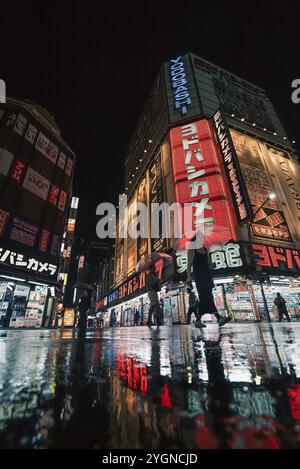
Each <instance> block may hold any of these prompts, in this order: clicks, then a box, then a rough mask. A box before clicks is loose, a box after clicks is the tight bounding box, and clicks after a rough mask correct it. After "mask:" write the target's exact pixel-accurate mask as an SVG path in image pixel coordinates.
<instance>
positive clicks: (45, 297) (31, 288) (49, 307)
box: [0, 275, 55, 328]
mask: <svg viewBox="0 0 300 469" xmlns="http://www.w3.org/2000/svg"><path fill="white" fill-rule="evenodd" d="M54 302H55V288H54V287H51V286H49V285H48V284H42V283H39V282H35V281H32V280H26V279H24V278H23V279H22V278H17V277H9V276H4V275H0V328H7V327H12V328H18V327H49V326H50V325H51V316H52V312H53V308H54Z"/></svg>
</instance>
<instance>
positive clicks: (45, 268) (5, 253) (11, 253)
mask: <svg viewBox="0 0 300 469" xmlns="http://www.w3.org/2000/svg"><path fill="white" fill-rule="evenodd" d="M1 265H5V266H9V267H12V268H16V269H23V270H26V271H27V272H28V271H30V272H31V273H35V274H38V275H43V276H47V277H49V278H52V279H53V280H55V279H56V273H57V268H58V266H57V265H55V264H51V263H49V262H44V261H42V260H40V259H37V258H36V257H35V256H31V255H29V254H22V253H19V252H17V251H16V250H11V249H7V248H5V247H0V266H1Z"/></svg>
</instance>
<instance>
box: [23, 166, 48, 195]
mask: <svg viewBox="0 0 300 469" xmlns="http://www.w3.org/2000/svg"><path fill="white" fill-rule="evenodd" d="M23 187H25V189H27V190H29V191H30V192H32V193H33V194H35V195H37V196H38V197H40V198H41V199H43V200H47V197H48V192H49V188H50V181H48V179H46V178H45V177H44V176H42V175H41V174H39V173H38V172H37V171H34V170H33V169H32V168H28V170H27V173H26V176H25V179H24V182H23Z"/></svg>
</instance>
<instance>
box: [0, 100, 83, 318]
mask: <svg viewBox="0 0 300 469" xmlns="http://www.w3.org/2000/svg"><path fill="white" fill-rule="evenodd" d="M74 161H75V155H74V152H73V151H72V150H71V148H70V147H69V146H68V145H67V144H66V142H65V141H64V140H63V138H62V136H61V132H60V129H59V127H58V126H57V124H56V122H55V121H54V119H53V117H52V116H51V115H50V114H49V113H48V112H47V111H46V110H45V109H44V108H43V107H42V106H40V105H38V104H36V103H33V102H31V101H25V100H18V99H13V98H7V100H6V104H1V106H0V324H1V326H2V327H3V326H4V327H8V326H10V327H40V326H42V325H50V323H51V314H52V311H53V307H54V303H55V296H56V291H55V287H57V286H58V273H59V269H60V248H61V242H62V237H63V232H64V229H65V226H66V217H67V211H68V207H69V204H70V200H71V195H72V180H73V172H74Z"/></svg>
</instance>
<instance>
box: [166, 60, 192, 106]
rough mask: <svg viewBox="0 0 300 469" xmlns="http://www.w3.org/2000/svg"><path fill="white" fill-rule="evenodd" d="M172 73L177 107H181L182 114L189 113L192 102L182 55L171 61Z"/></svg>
mask: <svg viewBox="0 0 300 469" xmlns="http://www.w3.org/2000/svg"><path fill="white" fill-rule="evenodd" d="M170 74H171V81H172V89H173V95H174V102H175V108H176V109H180V111H181V113H182V114H186V113H187V106H188V105H189V104H191V103H192V99H191V96H190V91H189V88H188V82H187V79H186V73H185V67H184V63H183V60H182V58H181V57H177V59H172V60H171V61H170Z"/></svg>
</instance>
